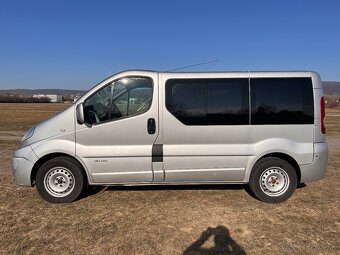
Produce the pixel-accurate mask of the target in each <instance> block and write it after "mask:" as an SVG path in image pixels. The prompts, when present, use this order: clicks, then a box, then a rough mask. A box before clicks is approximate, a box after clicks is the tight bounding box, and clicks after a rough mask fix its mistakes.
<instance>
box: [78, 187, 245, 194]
mask: <svg viewBox="0 0 340 255" xmlns="http://www.w3.org/2000/svg"><path fill="white" fill-rule="evenodd" d="M247 187H248V185H246V184H213V185H208V184H196V185H137V186H123V185H116V186H100V185H98V186H89V187H88V189H87V191H86V193H85V194H84V195H83V197H88V196H93V195H95V194H98V193H102V192H105V191H129V190H131V191H152V190H155V191H156V190H242V189H243V190H246V191H247V189H248V188H247ZM247 192H248V191H247Z"/></svg>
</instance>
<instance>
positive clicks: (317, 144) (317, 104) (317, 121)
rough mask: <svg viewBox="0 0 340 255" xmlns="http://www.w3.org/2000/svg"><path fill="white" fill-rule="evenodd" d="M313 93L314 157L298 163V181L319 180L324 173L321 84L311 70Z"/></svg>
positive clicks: (324, 144)
mask: <svg viewBox="0 0 340 255" xmlns="http://www.w3.org/2000/svg"><path fill="white" fill-rule="evenodd" d="M311 79H312V84H313V95H314V137H313V139H314V158H313V162H312V163H311V164H308V165H300V171H301V180H300V182H309V181H316V180H320V179H322V178H323V177H325V175H326V171H327V165H328V146H327V143H326V128H325V122H324V120H325V102H324V97H323V86H322V82H321V78H320V76H319V74H318V73H316V72H311Z"/></svg>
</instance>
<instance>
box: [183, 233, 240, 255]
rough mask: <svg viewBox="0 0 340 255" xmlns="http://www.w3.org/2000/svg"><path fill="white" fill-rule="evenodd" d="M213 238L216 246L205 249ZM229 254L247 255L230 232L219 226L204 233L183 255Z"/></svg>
mask: <svg viewBox="0 0 340 255" xmlns="http://www.w3.org/2000/svg"><path fill="white" fill-rule="evenodd" d="M211 237H213V241H214V246H212V247H205V246H206V245H205V244H206V243H207V242H208V240H209V239H210V238H211ZM227 254H239V255H246V252H245V251H244V250H243V248H242V247H241V246H240V245H238V244H237V243H236V242H235V241H234V240H233V239H232V238H231V237H230V233H229V230H228V229H227V228H226V227H224V226H218V227H216V228H210V227H209V228H208V229H207V230H205V231H203V232H202V234H201V236H200V238H199V239H198V240H196V241H195V242H194V243H193V244H191V245H190V246H189V247H188V248H187V249H186V250H185V251H184V253H183V255H227Z"/></svg>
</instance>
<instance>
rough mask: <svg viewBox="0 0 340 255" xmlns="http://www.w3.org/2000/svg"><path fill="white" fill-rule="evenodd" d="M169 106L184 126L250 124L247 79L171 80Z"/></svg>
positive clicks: (169, 81)
mask: <svg viewBox="0 0 340 255" xmlns="http://www.w3.org/2000/svg"><path fill="white" fill-rule="evenodd" d="M166 107H167V109H168V111H169V112H170V113H172V114H173V115H174V116H175V117H176V118H177V119H178V120H179V121H181V122H182V123H183V124H185V125H248V124H249V87H248V79H171V80H168V81H167V83H166Z"/></svg>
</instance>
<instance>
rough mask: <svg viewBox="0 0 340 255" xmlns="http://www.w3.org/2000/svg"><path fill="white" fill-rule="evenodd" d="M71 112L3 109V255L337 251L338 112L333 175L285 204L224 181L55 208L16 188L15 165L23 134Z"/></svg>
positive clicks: (338, 113)
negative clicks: (262, 199)
mask: <svg viewBox="0 0 340 255" xmlns="http://www.w3.org/2000/svg"><path fill="white" fill-rule="evenodd" d="M66 107H68V105H64V104H0V146H1V147H0V148H1V151H0V160H1V162H0V219H1V220H0V254H52V253H61V254H124V255H126V254H184V255H189V254H190V255H191V254H340V181H339V178H340V175H339V165H340V109H338V110H327V112H326V115H327V118H326V123H327V125H326V126H327V133H328V137H327V140H328V143H329V146H330V155H329V167H328V173H327V176H326V178H324V179H323V180H321V181H319V182H314V183H307V184H306V186H304V187H300V188H298V189H297V190H296V192H295V194H294V195H293V197H292V198H291V199H289V200H288V201H287V202H285V203H283V204H277V205H272V204H265V203H262V202H259V201H258V200H256V199H254V198H253V197H251V196H250V195H249V194H248V193H247V192H246V191H245V190H244V187H243V186H240V185H218V186H189V187H159V188H157V187H152V188H150V187H139V188H108V189H106V190H105V189H103V190H100V189H95V190H93V191H91V192H90V194H89V195H88V196H87V197H85V198H83V199H81V200H79V201H76V202H74V203H71V204H63V205H55V204H49V203H47V202H45V201H44V200H42V199H41V198H40V196H39V195H38V194H37V192H36V190H35V188H26V187H19V186H17V185H16V184H15V183H14V178H13V176H12V173H11V161H10V159H11V156H12V153H13V151H14V150H15V148H17V147H18V145H19V142H20V139H21V137H22V135H23V133H24V131H25V130H27V129H28V128H29V127H31V126H32V125H33V124H35V123H37V122H39V121H41V120H43V119H46V118H48V117H50V116H51V115H54V114H56V113H57V112H59V111H61V110H63V109H65V108H66Z"/></svg>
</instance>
